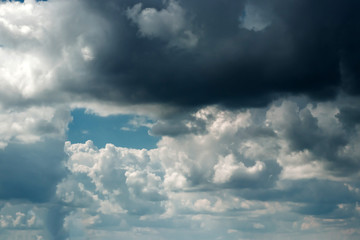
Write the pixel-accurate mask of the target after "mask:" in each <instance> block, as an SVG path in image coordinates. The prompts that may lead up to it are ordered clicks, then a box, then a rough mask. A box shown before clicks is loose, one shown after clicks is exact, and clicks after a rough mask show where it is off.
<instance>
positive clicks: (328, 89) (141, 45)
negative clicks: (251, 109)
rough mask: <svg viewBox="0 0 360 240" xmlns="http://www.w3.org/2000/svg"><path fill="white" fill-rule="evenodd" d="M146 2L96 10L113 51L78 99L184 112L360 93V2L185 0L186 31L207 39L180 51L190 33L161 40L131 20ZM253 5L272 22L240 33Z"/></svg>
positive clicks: (99, 59) (157, 6)
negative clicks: (293, 96)
mask: <svg viewBox="0 0 360 240" xmlns="http://www.w3.org/2000/svg"><path fill="white" fill-rule="evenodd" d="M137 3H141V1H139V2H136V1H111V0H108V1H105V2H101V4H100V3H97V2H95V1H89V2H87V3H86V4H88V6H89V8H90V9H91V8H92V9H93V10H92V11H95V12H97V14H99V15H101V16H102V18H104V19H105V20H106V21H107V22H108V23H110V25H109V26H110V27H109V29H107V30H106V32H104V36H103V37H104V39H105V40H106V41H105V42H106V43H103V46H102V47H101V51H100V50H99V51H97V50H95V52H96V54H95V55H96V58H95V60H94V61H93V62H91V63H89V67H90V69H91V71H92V73H91V75H90V76H91V77H89V78H90V79H92V80H91V81H90V83H89V85H88V86H86V87H84V86H76V85H75V86H74V85H72V86H73V87H69V86H68V87H69V88H70V90H71V91H75V92H77V91H78V92H83V91H85V90H86V92H89V91H90V92H91V94H92V95H95V96H96V97H98V98H101V99H106V100H112V101H121V102H129V103H149V102H154V103H169V104H175V105H183V106H199V105H203V104H211V103H221V104H227V105H235V106H250V105H252V106H258V105H264V104H266V103H268V102H269V101H270V100H272V99H274V98H276V97H278V96H281V95H288V94H306V95H309V96H311V97H313V98H315V99H328V98H331V97H334V96H335V95H336V94H337V93H338V91H340V90H345V91H347V92H349V93H353V94H357V93H358V92H359V90H358V89H359V87H358V84H357V82H358V81H357V79H358V75H359V73H358V71H359V70H358V69H360V68H359V67H357V64H358V62H359V61H358V56H359V54H357V52H358V51H359V50H358V47H357V44H356V43H357V42H359V38H360V34H359V30H358V29H357V28H358V27H357V26H358V25H359V24H360V17H358V15H357V14H356V11H357V9H359V7H360V3H358V2H357V1H346V2H343V1H340V0H330V1H316V2H314V1H310V0H305V1H303V0H292V1H282V0H277V1H271V2H269V1H251V2H247V1H227V2H226V3H224V2H219V1H188V0H183V1H178V2H177V3H178V5H179V6H180V7H181V8H182V9H183V12H184V14H183V16H182V17H183V19H182V20H183V21H185V22H186V23H184V26H183V29H180V30H179V31H187V30H188V31H191V33H192V34H194V35H195V36H196V37H197V38H198V41H197V44H195V45H194V46H191V47H188V48H185V47H179V44H178V45H176V44H177V43H178V42H176V41H177V40H179V39H176V38H181V34H182V32H181V33H177V35H176V34H173V35H169V34H170V33H164V32H161V31H165V30H162V29H161V27H163V25H164V24H165V23H164V22H161V21H162V20H161V19H160V18H159V19H160V20H159V19H156V21H154V22H152V24H155V23H156V24H158V25H156V24H155V25H156V26H154V25H152V26H151V27H152V32H150V33H152V35H151V36H150V35H146V34H147V33H146V32H145V33H144V31H145V30H144V29H140V27H141V26H140V24H141V23H139V22H136V21H137V20H136V19H135V18H136V16H135V17H133V20H131V19H130V18H129V16H127V14H126V11H129V10H132V9H134V8H133V7H134V5H135V4H137ZM170 3H171V2H170ZM170 3H169V1H167V2H166V3H163V1H160V0H158V1H156V0H153V1H145V2H144V3H143V5H142V7H141V8H140V9H139V11H142V10H144V9H145V8H153V10H154V11H157V13H159V12H160V11H161V10H164V9H167V7H168V5H169V4H170ZM173 3H174V2H173ZM175 3H176V2H175ZM177 3H176V4H177ZM249 3H250V4H251V6H255V9H258V11H259V12H261V13H262V15H263V17H264V21H268V22H267V23H266V24H268V25H266V27H265V28H264V29H261V30H259V31H254V30H248V29H246V28H241V27H240V19H241V16H243V17H244V16H246V14H247V15H249V13H246V12H245V11H246V7H245V6H247V4H249ZM168 10H169V9H168ZM169 12H170V14H171V10H169ZM178 17H179V16H178ZM134 19H135V20H134ZM138 20H139V19H138ZM139 21H140V20H139ZM146 26H147V25H146ZM146 26H145V25H144V28H145V27H146ZM153 28H156V29H155V30H156V31H155V30H154V29H153ZM164 28H165V27H164ZM168 28H171V26H170V27H168ZM254 29H255V28H254ZM168 30H169V29H167V31H168ZM149 31H150V30H149ZM150 33H149V32H148V34H150ZM166 34H168V35H166ZM180 40H181V39H180ZM182 40H184V39H182ZM88 41H90V42H91V41H92V40H91V39H88ZM84 88H85V89H84Z"/></svg>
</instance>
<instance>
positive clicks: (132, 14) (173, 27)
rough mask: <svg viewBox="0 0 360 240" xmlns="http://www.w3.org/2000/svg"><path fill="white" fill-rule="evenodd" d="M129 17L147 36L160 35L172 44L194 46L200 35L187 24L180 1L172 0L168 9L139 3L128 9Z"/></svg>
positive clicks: (184, 46) (183, 46) (159, 36)
mask: <svg viewBox="0 0 360 240" xmlns="http://www.w3.org/2000/svg"><path fill="white" fill-rule="evenodd" d="M126 13H127V17H128V18H129V19H131V21H133V22H134V23H136V24H137V25H138V27H139V31H140V34H141V35H142V36H145V37H149V38H153V37H158V38H160V39H163V40H167V41H169V45H170V46H177V47H182V48H187V47H194V46H195V45H196V44H197V41H198V37H197V36H196V35H195V34H194V33H192V31H191V30H190V29H187V26H189V25H190V24H189V23H187V22H186V21H187V19H186V16H185V12H184V10H183V9H182V8H181V6H180V5H179V3H178V2H176V1H173V0H170V1H168V6H167V8H166V9H162V10H160V11H157V10H156V9H155V8H145V9H143V10H142V4H141V3H138V4H136V5H134V6H133V7H132V8H129V9H128V10H127V12H126Z"/></svg>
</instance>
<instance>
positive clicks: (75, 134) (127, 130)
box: [67, 109, 160, 149]
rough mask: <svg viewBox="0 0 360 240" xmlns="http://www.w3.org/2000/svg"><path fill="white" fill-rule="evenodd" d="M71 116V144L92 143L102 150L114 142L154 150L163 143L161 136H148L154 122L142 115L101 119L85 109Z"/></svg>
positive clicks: (76, 110) (122, 145)
mask: <svg viewBox="0 0 360 240" xmlns="http://www.w3.org/2000/svg"><path fill="white" fill-rule="evenodd" d="M71 115H72V116H73V121H72V122H71V123H70V124H69V130H68V134H67V140H68V141H70V142H71V143H84V142H86V141H87V140H91V141H93V142H94V144H95V145H96V146H97V147H99V148H102V147H104V146H105V145H106V144H107V143H112V144H114V145H115V146H118V147H127V148H136V149H142V148H146V149H153V148H156V143H157V142H158V141H159V140H160V137H155V136H151V135H149V133H148V131H149V125H150V124H151V122H150V121H149V120H148V119H145V118H142V117H139V116H135V115H116V116H108V117H101V116H97V115H94V114H88V113H86V112H85V110H84V109H75V110H73V111H72V112H71ZM145 125H146V126H145Z"/></svg>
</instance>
